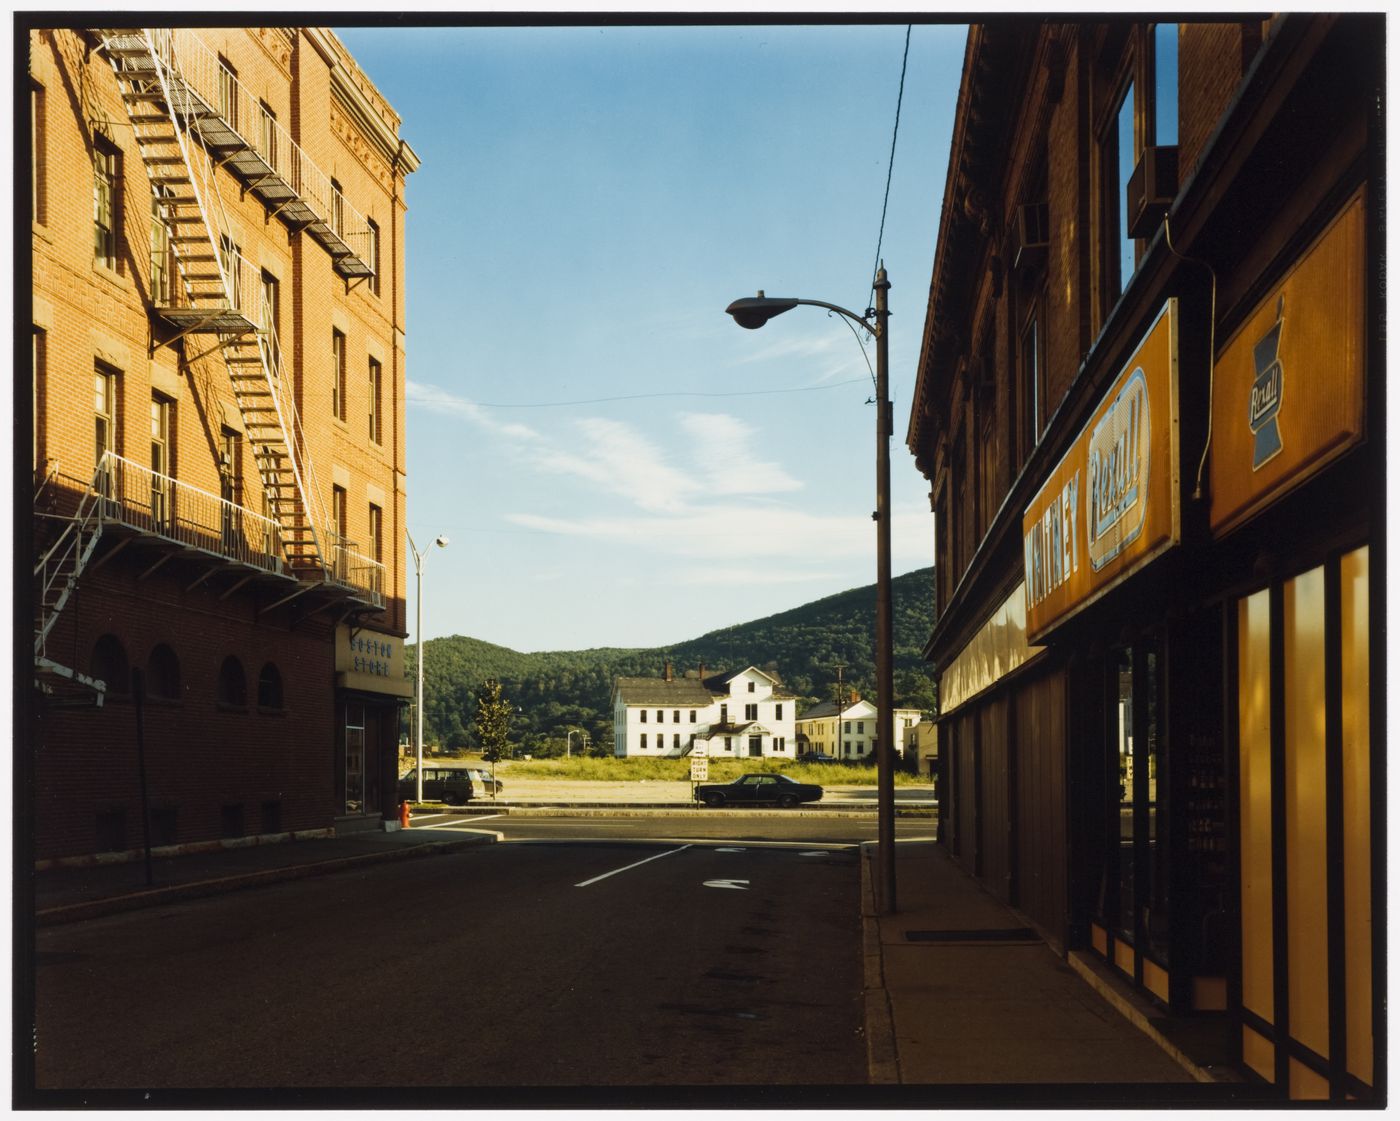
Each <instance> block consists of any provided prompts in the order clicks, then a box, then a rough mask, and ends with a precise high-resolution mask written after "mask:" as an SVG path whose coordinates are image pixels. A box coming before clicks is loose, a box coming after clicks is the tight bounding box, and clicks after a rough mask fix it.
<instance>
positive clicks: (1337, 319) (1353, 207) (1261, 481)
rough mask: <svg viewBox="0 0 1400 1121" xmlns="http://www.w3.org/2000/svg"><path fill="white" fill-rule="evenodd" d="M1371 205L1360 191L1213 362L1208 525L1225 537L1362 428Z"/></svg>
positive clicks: (1343, 446) (1313, 470)
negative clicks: (1365, 285)
mask: <svg viewBox="0 0 1400 1121" xmlns="http://www.w3.org/2000/svg"><path fill="white" fill-rule="evenodd" d="M1365 253H1366V205H1365V197H1364V195H1362V194H1358V195H1356V196H1355V197H1354V198H1353V199H1352V200H1351V201H1350V202H1349V203H1348V204H1347V205H1346V206H1345V207H1344V208H1343V209H1342V211H1341V213H1340V214H1339V215H1338V216H1337V218H1336V219H1335V220H1334V221H1333V222H1332V224H1331V225H1330V226H1329V227H1328V228H1327V230H1326V231H1325V232H1324V233H1323V234H1322V235H1321V236H1320V237H1319V238H1318V239H1317V240H1316V241H1315V242H1313V244H1312V245H1310V246H1309V247H1308V248H1307V250H1305V251H1304V252H1303V253H1302V255H1301V256H1300V257H1299V258H1298V261H1297V263H1296V264H1294V265H1293V267H1292V268H1291V269H1290V270H1289V271H1288V273H1287V274H1286V275H1285V276H1284V278H1283V279H1282V280H1281V281H1280V282H1279V283H1278V284H1277V285H1275V286H1274V288H1273V289H1271V290H1270V291H1269V292H1268V294H1267V295H1265V296H1264V298H1263V299H1262V300H1260V301H1259V303H1258V305H1256V307H1255V308H1254V310H1253V312H1252V313H1251V314H1250V316H1249V318H1248V319H1246V320H1245V322H1244V325H1243V326H1242V327H1241V328H1240V329H1239V331H1237V332H1236V333H1235V334H1234V335H1233V336H1232V337H1231V338H1230V339H1229V341H1227V342H1226V343H1225V345H1224V347H1223V348H1222V349H1221V351H1220V357H1219V358H1218V359H1217V360H1216V363H1215V379H1214V384H1215V388H1214V394H1213V396H1212V400H1211V433H1212V436H1211V449H1210V525H1211V529H1212V530H1213V531H1214V532H1216V533H1220V534H1223V533H1228V532H1229V531H1230V530H1232V529H1234V528H1235V527H1236V526H1239V525H1240V524H1242V523H1243V522H1245V521H1247V520H1248V519H1249V518H1250V517H1252V516H1253V515H1254V514H1256V513H1258V512H1259V511H1260V510H1261V509H1263V508H1264V507H1265V506H1267V505H1268V504H1269V503H1270V502H1273V501H1275V500H1276V499H1277V498H1278V497H1279V496H1280V495H1282V494H1284V493H1285V492H1286V491H1288V490H1289V489H1291V488H1292V487H1295V486H1297V485H1298V484H1299V483H1301V482H1302V481H1303V480H1305V479H1307V478H1309V477H1311V476H1312V475H1314V474H1316V473H1317V472H1318V471H1319V470H1320V469H1321V468H1322V467H1324V466H1325V465H1326V464H1327V463H1329V462H1331V461H1332V460H1333V459H1335V458H1336V457H1337V455H1339V454H1340V453H1342V452H1343V451H1345V450H1346V449H1347V448H1349V447H1351V446H1352V445H1354V444H1355V443H1357V442H1358V441H1359V440H1360V439H1361V438H1362V437H1363V436H1364V434H1365V433H1364V429H1365V366H1366V335H1365V322H1366V320H1365V315H1366V303H1365V291H1364V287H1363V282H1364V278H1365V274H1366V269H1365Z"/></svg>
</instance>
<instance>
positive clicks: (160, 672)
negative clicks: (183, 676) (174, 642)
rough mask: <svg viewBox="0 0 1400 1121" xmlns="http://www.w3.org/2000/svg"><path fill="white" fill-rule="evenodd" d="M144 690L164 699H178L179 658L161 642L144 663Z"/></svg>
mask: <svg viewBox="0 0 1400 1121" xmlns="http://www.w3.org/2000/svg"><path fill="white" fill-rule="evenodd" d="M146 692H147V693H149V694H150V695H151V696H152V697H159V698H160V699H161V700H165V701H178V700H179V699H180V659H179V658H177V657H175V651H174V650H172V649H170V647H169V646H167V645H166V644H165V643H163V642H162V643H161V644H160V645H158V646H157V647H156V648H155V649H154V650H152V651H151V656H150V659H149V660H148V661H147V663H146Z"/></svg>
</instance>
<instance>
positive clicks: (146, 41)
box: [97, 29, 332, 580]
mask: <svg viewBox="0 0 1400 1121" xmlns="http://www.w3.org/2000/svg"><path fill="white" fill-rule="evenodd" d="M97 34H98V35H99V37H100V39H101V41H102V47H103V51H104V53H105V54H106V56H107V58H108V60H109V62H110V63H111V65H112V68H113V70H114V71H115V72H116V75H117V81H118V84H119V86H120V88H121V94H122V99H123V101H124V102H125V104H126V108H127V113H128V118H129V120H130V121H131V124H132V126H133V129H134V131H135V137H136V144H137V147H138V148H139V150H140V152H141V159H142V162H143V163H144V164H145V166H146V169H147V172H148V174H149V176H150V181H151V189H152V193H153V196H154V203H153V208H154V215H155V217H157V218H159V219H160V220H161V222H162V223H163V224H164V226H165V228H166V231H167V234H168V243H169V246H170V256H171V257H172V258H173V260H174V263H175V270H176V272H177V273H178V274H179V277H180V280H181V287H182V289H183V292H182V294H183V297H184V299H183V301H180V302H177V301H176V300H174V299H172V300H171V303H170V306H167V307H160V308H158V309H157V311H158V313H159V314H160V315H161V317H162V318H163V319H165V320H166V321H167V322H170V323H172V324H173V325H175V326H176V327H177V328H179V329H180V331H181V334H182V335H186V334H192V333H205V334H210V333H212V334H214V335H216V336H217V338H218V347H217V349H218V350H219V351H220V353H221V355H222V358H223V362H224V365H225V368H226V370H227V373H228V378H229V383H230V385H231V386H232V388H233V393H234V397H235V399H236V400H237V402H238V407H239V411H240V413H241V416H242V419H243V425H244V429H245V431H246V434H247V437H248V443H249V446H250V448H251V450H252V452H253V455H254V458H255V461H256V463H257V468H258V474H259V476H260V478H261V480H262V485H263V491H264V493H265V494H266V496H267V507H268V509H267V513H268V516H269V517H271V518H272V519H273V520H274V521H275V522H277V523H278V525H279V527H280V534H281V544H282V550H283V558H284V560H285V561H286V563H287V566H288V568H289V569H290V570H291V571H292V572H294V573H296V574H297V575H298V576H303V577H310V578H312V579H319V580H326V579H329V578H330V575H331V571H332V565H331V563H330V562H329V560H328V558H327V555H326V548H325V544H324V543H323V541H322V539H321V530H320V529H319V528H318V527H322V526H325V525H327V524H329V523H328V521H327V518H326V511H325V509H324V506H323V504H322V501H321V496H320V492H319V490H318V489H317V487H316V485H315V480H314V478H313V477H312V472H311V461H310V457H309V456H308V455H307V452H306V444H305V440H304V438H303V435H302V431H301V423H300V419H299V417H298V415H297V410H296V404H295V400H294V398H293V395H292V392H291V386H290V384H289V382H290V379H288V378H284V377H283V376H282V369H281V351H280V347H279V346H278V342H277V338H276V331H275V326H274V321H275V317H274V313H273V310H272V309H270V308H268V307H265V306H263V301H262V292H261V288H260V285H258V284H257V283H256V278H255V277H254V276H253V275H252V270H251V269H250V268H245V266H244V262H243V261H242V259H241V257H240V256H239V255H238V253H237V249H236V242H235V239H234V238H233V237H232V236H231V229H232V228H231V226H230V224H229V221H228V217H227V214H226V213H225V210H224V205H223V200H222V198H221V197H220V195H219V190H218V185H217V183H216V181H215V163H214V158H213V156H212V155H211V152H210V149H209V146H208V145H207V144H206V143H205V141H204V139H203V126H204V122H205V121H206V120H214V119H217V116H218V113H217V110H216V109H215V108H214V107H213V106H211V105H210V104H209V103H208V102H207V101H206V100H205V99H204V98H203V97H202V96H201V95H200V94H199V92H198V91H196V90H195V89H194V87H193V86H192V85H191V84H190V83H189V82H187V81H186V80H185V78H184V76H183V74H182V72H181V69H180V63H179V60H178V58H177V57H176V55H175V47H174V37H173V35H172V33H171V32H170V31H169V30H161V29H145V30H141V31H119V30H103V31H99V32H98V33H97ZM253 305H256V306H257V312H256V314H254V313H252V312H250V311H249V310H248V309H249V308H250V307H251V306H253Z"/></svg>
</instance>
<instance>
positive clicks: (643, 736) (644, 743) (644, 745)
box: [642, 732, 647, 751]
mask: <svg viewBox="0 0 1400 1121" xmlns="http://www.w3.org/2000/svg"><path fill="white" fill-rule="evenodd" d="M646 749H647V734H646V733H645V732H643V733H642V750H643V751H645V750H646Z"/></svg>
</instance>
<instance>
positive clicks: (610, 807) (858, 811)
mask: <svg viewBox="0 0 1400 1121" xmlns="http://www.w3.org/2000/svg"><path fill="white" fill-rule="evenodd" d="M483 810H488V811H489V812H491V813H495V814H504V815H506V816H510V815H514V816H516V817H674V816H675V815H676V814H678V813H683V814H700V813H702V812H703V814H704V815H705V816H706V817H716V816H718V815H721V814H722V815H724V816H725V817H773V816H779V817H820V818H830V817H842V818H848V817H873V816H875V813H876V811H875V807H874V806H871V807H870V808H869V809H865V808H855V807H852V808H850V809H845V808H841V809H837V808H834V807H833V808H831V809H820V810H799V809H793V810H780V809H768V810H763V809H744V808H739V807H732V806H726V807H721V808H720V809H717V810H712V809H705V810H703V811H701V810H699V809H697V808H696V807H694V806H692V805H690V804H689V803H688V802H665V803H653V804H649V805H638V804H637V803H635V802H618V803H615V804H614V803H610V802H593V803H581V804H576V805H575V804H569V805H564V804H560V803H539V804H535V805H528V804H520V803H516V804H514V805H496V806H493V805H491V803H489V802H472V803H471V804H470V805H469V806H468V807H466V808H463V807H461V806H444V807H443V808H442V809H426V808H423V807H421V806H420V807H419V808H418V809H416V810H414V813H415V814H455V815H461V814H467V815H474V814H479V813H481V811H483ZM895 816H896V817H928V818H932V817H935V816H936V813H935V811H932V810H918V809H906V810H896V811H895Z"/></svg>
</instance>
